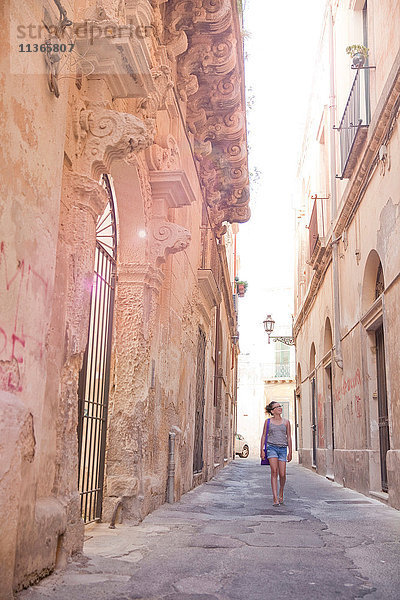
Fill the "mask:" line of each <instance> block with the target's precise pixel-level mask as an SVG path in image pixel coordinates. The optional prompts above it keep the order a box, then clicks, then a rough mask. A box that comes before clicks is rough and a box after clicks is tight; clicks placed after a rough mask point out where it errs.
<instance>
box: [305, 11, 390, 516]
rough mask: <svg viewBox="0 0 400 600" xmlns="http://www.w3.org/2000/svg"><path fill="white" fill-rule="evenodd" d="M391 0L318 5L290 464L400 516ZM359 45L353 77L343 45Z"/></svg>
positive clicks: (349, 59) (306, 175) (307, 159)
mask: <svg viewBox="0 0 400 600" xmlns="http://www.w3.org/2000/svg"><path fill="white" fill-rule="evenodd" d="M399 23H400V2H399V1H396V0H393V1H388V2H381V3H376V2H368V3H366V2H363V1H360V2H358V1H354V2H350V3H349V2H341V1H339V2H328V3H327V9H326V15H325V22H324V30H323V35H322V37H321V44H320V48H319V55H318V60H317V76H316V77H315V85H314V89H313V94H312V98H311V101H310V111H309V119H308V123H307V127H306V133H305V138H304V144H303V151H302V154H301V159H300V164H299V171H298V183H299V199H300V201H299V205H298V211H297V274H296V282H295V290H296V292H295V320H294V333H295V337H296V352H297V353H296V363H297V381H296V385H297V414H298V424H299V441H300V444H299V457H300V461H301V462H302V464H303V465H304V466H307V467H309V468H312V467H313V468H315V469H316V470H317V472H318V473H320V474H322V475H326V476H328V477H330V478H332V479H334V480H335V481H337V482H338V483H340V484H343V485H345V486H348V487H351V488H353V489H356V490H358V491H360V492H363V493H365V494H371V495H373V496H375V497H377V498H379V499H380V500H382V501H384V502H387V503H388V504H389V505H391V506H393V507H395V508H397V509H399V508H400V485H399V484H400V480H399V475H398V473H399V460H400V444H399V442H400V438H399V431H400V401H399V400H400V399H399V392H398V389H399V352H398V328H399V324H400V323H399V317H398V310H397V308H396V307H397V306H398V304H399V299H400V285H399V273H400V250H399V243H398V241H399V234H400V219H399V202H400V196H399V185H398V182H399V167H400V162H399V161H400V132H399V126H398V115H399V98H400V44H399V31H400V29H399V28H400V25H399ZM352 44H363V45H364V46H366V47H368V49H369V54H368V61H367V62H366V64H365V67H364V68H362V69H360V70H357V69H354V68H353V69H352V68H351V64H352V61H351V58H350V56H349V55H348V54H346V47H347V46H349V45H352Z"/></svg>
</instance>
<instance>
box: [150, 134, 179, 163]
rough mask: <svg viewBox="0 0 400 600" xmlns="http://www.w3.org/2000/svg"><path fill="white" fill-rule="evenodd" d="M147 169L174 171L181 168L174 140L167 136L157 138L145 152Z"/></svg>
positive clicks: (177, 148)
mask: <svg viewBox="0 0 400 600" xmlns="http://www.w3.org/2000/svg"><path fill="white" fill-rule="evenodd" d="M146 159H147V164H148V165H149V169H152V170H154V171H174V170H177V169H180V167H181V157H180V153H179V147H178V144H177V141H176V139H175V138H174V137H173V136H172V135H170V134H168V135H166V136H164V137H161V136H158V137H157V138H156V139H155V143H154V144H153V145H152V146H151V147H150V148H148V149H147V150H146Z"/></svg>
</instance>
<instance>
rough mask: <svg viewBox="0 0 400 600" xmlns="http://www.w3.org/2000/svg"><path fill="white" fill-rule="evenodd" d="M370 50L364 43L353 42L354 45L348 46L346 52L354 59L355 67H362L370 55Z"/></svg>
mask: <svg viewBox="0 0 400 600" xmlns="http://www.w3.org/2000/svg"><path fill="white" fill-rule="evenodd" d="M368 52H369V50H368V48H366V47H365V46H363V45H362V44H353V45H352V46H347V48H346V53H347V54H350V56H351V58H352V59H353V67H354V68H355V69H360V68H361V67H363V66H364V64H365V61H366V60H367V57H368Z"/></svg>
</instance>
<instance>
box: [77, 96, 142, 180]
mask: <svg viewBox="0 0 400 600" xmlns="http://www.w3.org/2000/svg"><path fill="white" fill-rule="evenodd" d="M79 124H80V127H81V129H82V130H83V131H84V132H85V133H86V140H85V145H84V149H83V153H82V155H81V157H80V159H79V162H78V171H79V172H80V173H82V174H84V175H87V176H89V177H93V178H94V179H96V180H97V179H99V178H100V176H101V175H102V174H103V173H108V172H109V171H110V165H111V163H112V161H113V160H117V159H123V158H125V157H127V156H128V155H129V154H130V153H132V152H139V151H140V150H143V149H144V148H146V147H147V146H148V145H150V144H151V143H152V141H153V137H154V123H153V121H152V120H148V121H146V122H143V121H141V120H140V119H138V118H137V117H135V116H134V115H131V114H127V113H120V112H117V111H113V110H107V109H105V108H97V107H93V108H90V106H89V108H88V109H87V110H82V111H81V113H80V118H79Z"/></svg>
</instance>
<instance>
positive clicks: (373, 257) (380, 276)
mask: <svg viewBox="0 0 400 600" xmlns="http://www.w3.org/2000/svg"><path fill="white" fill-rule="evenodd" d="M384 290H385V279H384V272H383V267H382V263H381V260H380V257H379V254H378V253H377V252H376V250H371V252H370V253H369V255H368V258H367V261H366V264H365V271H364V279H363V294H362V309H363V312H364V313H365V312H367V311H368V310H369V309H370V307H371V306H372V305H376V304H379V300H380V298H381V296H382V294H383V293H384ZM367 331H368V334H369V337H370V339H371V341H372V340H374V341H375V348H376V353H375V358H374V360H375V365H376V389H377V392H378V407H377V412H378V414H377V419H378V430H379V454H380V475H381V489H382V491H384V492H387V491H388V477H387V466H386V456H387V452H388V450H390V435H389V408H388V398H387V387H386V358H385V336H384V327H383V311H382V307H381V308H380V309H379V310H376V311H375V318H374V320H373V321H372V322H370V323H369V324H368V327H367Z"/></svg>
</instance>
